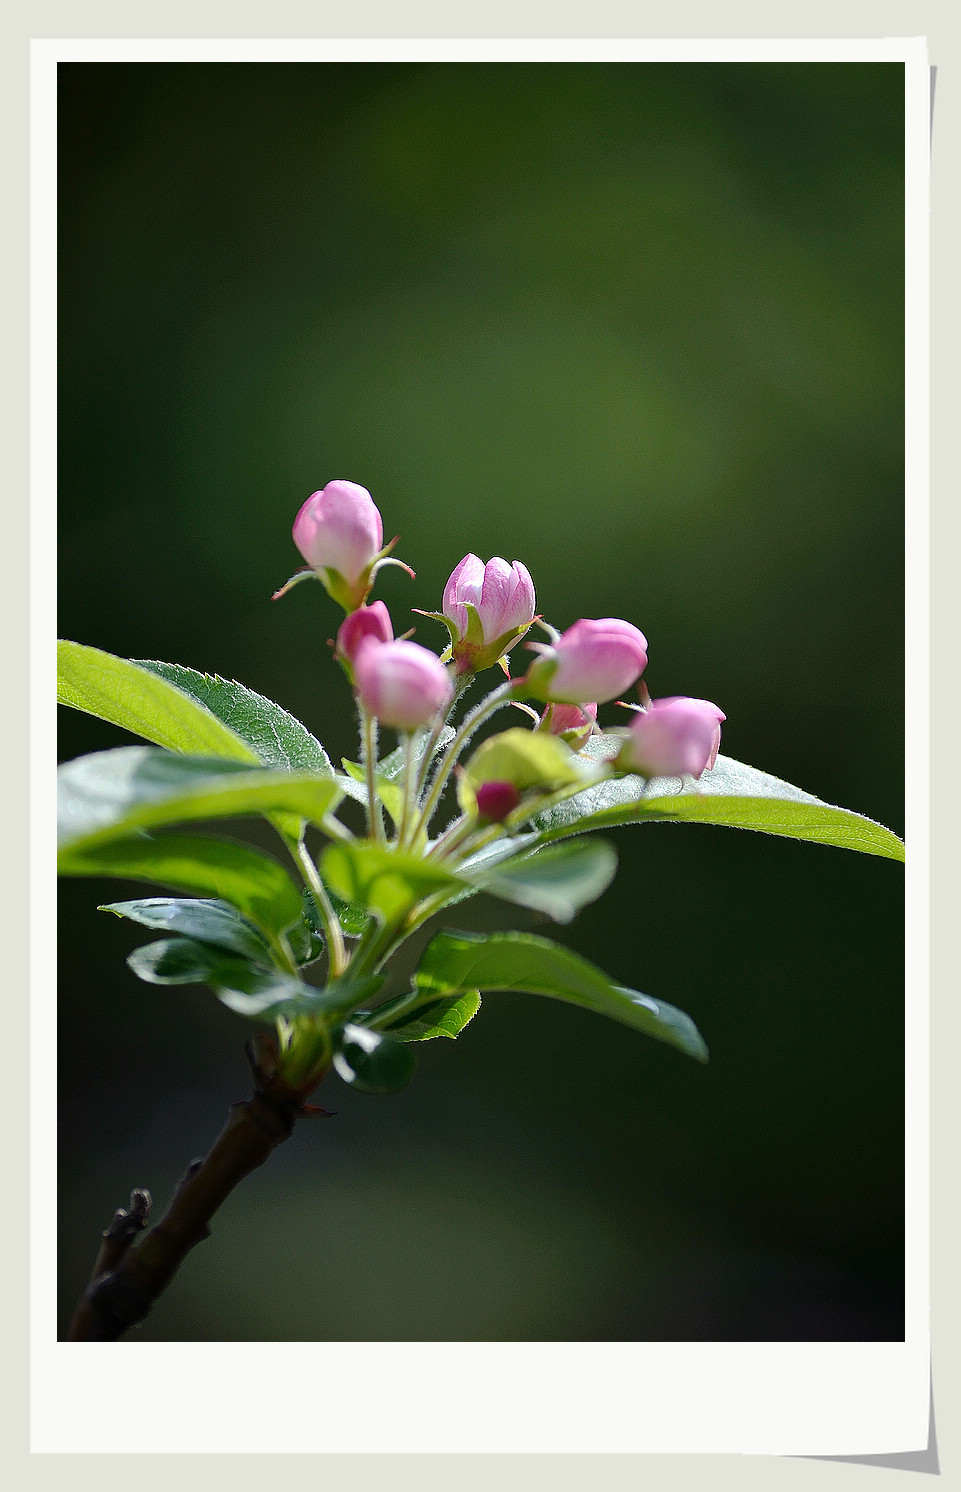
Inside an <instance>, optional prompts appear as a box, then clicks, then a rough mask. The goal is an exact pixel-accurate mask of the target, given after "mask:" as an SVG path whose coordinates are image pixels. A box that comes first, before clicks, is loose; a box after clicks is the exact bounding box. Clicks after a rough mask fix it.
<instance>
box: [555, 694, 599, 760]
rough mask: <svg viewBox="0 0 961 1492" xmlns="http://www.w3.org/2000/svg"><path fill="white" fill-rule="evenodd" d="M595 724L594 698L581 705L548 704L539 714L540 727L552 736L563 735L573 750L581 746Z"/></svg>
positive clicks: (595, 707) (591, 732)
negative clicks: (541, 713) (540, 714)
mask: <svg viewBox="0 0 961 1492" xmlns="http://www.w3.org/2000/svg"><path fill="white" fill-rule="evenodd" d="M596 725H597V705H596V703H595V702H594V700H591V701H590V702H589V703H586V704H583V705H548V706H547V709H546V710H545V711H544V713H543V715H542V716H541V729H542V730H546V731H550V733H551V735H552V736H563V737H564V740H565V741H566V742H567V743H568V745H569V746H572V747H573V748H574V749H575V751H576V750H577V748H578V747H579V746H583V744H584V742H585V741H586V740H587V738H588V736H590V735H592V734H593V732H594V729H595V727H596Z"/></svg>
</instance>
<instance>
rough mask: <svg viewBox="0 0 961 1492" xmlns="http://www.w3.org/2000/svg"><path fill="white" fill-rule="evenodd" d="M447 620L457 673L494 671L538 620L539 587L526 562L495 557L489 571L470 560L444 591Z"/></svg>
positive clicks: (474, 558) (470, 557)
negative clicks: (536, 607)
mask: <svg viewBox="0 0 961 1492" xmlns="http://www.w3.org/2000/svg"><path fill="white" fill-rule="evenodd" d="M443 620H446V622H447V625H448V627H449V628H450V634H451V652H452V657H453V659H454V664H455V666H456V668H457V672H458V673H461V674H464V673H477V672H479V671H480V670H481V669H483V668H490V667H491V665H492V664H494V663H496V662H497V660H498V659H499V658H501V657H503V655H504V654H505V653H506V652H507V651H508V649H509V648H512V647H513V646H514V644H515V643H516V642H517V641H518V640H519V638H521V637H523V635H524V633H525V632H526V631H527V629H528V627H529V626H530V624H531V622H532V621H533V620H534V582H533V581H532V580H531V577H530V575H529V573H528V571H527V569H526V568H525V567H524V565H522V564H521V562H520V560H515V561H514V563H513V564H511V565H509V564H508V563H507V561H506V560H503V559H500V558H498V557H497V556H495V557H494V558H493V559H492V560H488V562H487V564H486V565H485V564H484V562H483V560H481V559H479V558H478V557H477V555H476V554H467V555H465V556H464V558H463V559H462V560H461V562H460V564H459V565H458V566H457V568H456V569H455V570H454V572H453V574H452V575H451V577H450V579H449V580H448V582H447V584H446V586H445V587H444V610H443Z"/></svg>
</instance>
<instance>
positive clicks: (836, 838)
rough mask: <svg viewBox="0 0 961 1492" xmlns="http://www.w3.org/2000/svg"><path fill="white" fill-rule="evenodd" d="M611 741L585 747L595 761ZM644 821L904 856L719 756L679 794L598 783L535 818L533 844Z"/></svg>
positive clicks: (799, 794) (637, 780)
mask: <svg viewBox="0 0 961 1492" xmlns="http://www.w3.org/2000/svg"><path fill="white" fill-rule="evenodd" d="M614 739H615V738H611V737H604V736H599V737H595V738H594V740H593V741H591V742H589V743H588V747H587V750H588V752H589V754H590V755H591V756H593V757H594V758H595V759H599V758H602V757H604V756H610V755H612V754H613V750H614V749H616V748H614V747H612V741H613V740H614ZM651 820H673V821H675V822H679V823H701V824H719V825H725V826H727V827H730V828H735V829H754V830H757V831H759V832H760V833H763V834H781V835H786V836H788V837H789V838H792V839H808V840H812V841H814V842H816V843H818V844H829V845H835V846H837V847H838V848H840V849H848V850H860V851H862V852H863V853H864V854H868V855H882V856H885V857H887V858H888V859H891V860H903V859H904V844H903V842H902V841H901V840H900V839H899V838H898V836H897V835H896V834H893V833H892V832H891V830H890V829H886V828H885V827H884V826H883V825H882V824H876V823H875V822H874V820H873V819H868V818H864V817H863V816H862V815H861V814H859V813H852V812H851V811H850V810H849V809H846V808H836V807H835V806H834V805H832V804H830V803H823V802H822V801H821V799H820V798H815V797H813V796H812V794H811V793H805V792H803V791H802V790H801V789H800V788H797V787H792V785H791V784H790V783H788V782H782V780H781V779H780V778H779V777H772V776H771V775H770V774H769V773H767V772H759V771H758V770H757V769H756V768H755V767H748V766H745V765H744V763H742V762H736V761H733V760H732V759H731V758H730V757H726V756H719V757H718V759H717V762H716V763H715V766H714V768H713V770H712V771H710V772H705V773H704V775H703V776H702V777H701V779H700V781H699V782H698V783H697V784H696V785H695V787H693V788H689V789H687V790H683V788H682V784H681V782H680V780H679V779H676V778H665V777H660V778H651V779H650V780H649V781H646V782H645V780H644V778H643V777H635V776H629V777H619V778H612V779H609V780H608V781H606V782H601V783H598V784H597V785H595V786H594V787H590V788H586V789H585V790H584V792H582V793H577V794H576V795H575V796H574V797H573V798H569V799H567V801H566V802H563V803H559V804H557V805H556V807H554V808H551V809H549V810H548V811H547V812H546V813H543V814H540V815H538V817H537V818H536V819H535V820H534V827H535V828H536V830H537V831H538V837H539V839H540V841H541V843H547V842H549V841H551V840H556V839H564V838H566V837H567V836H568V835H571V834H581V833H585V832H586V831H588V830H593V829H606V828H613V827H614V826H616V825H618V824H640V823H645V822H648V821H651Z"/></svg>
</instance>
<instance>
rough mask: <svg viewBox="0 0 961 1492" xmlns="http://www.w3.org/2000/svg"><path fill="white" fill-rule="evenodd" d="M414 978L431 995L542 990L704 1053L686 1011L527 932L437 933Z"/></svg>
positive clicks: (702, 1055) (682, 1047)
mask: <svg viewBox="0 0 961 1492" xmlns="http://www.w3.org/2000/svg"><path fill="white" fill-rule="evenodd" d="M414 982H415V984H416V985H417V986H418V987H419V988H421V989H424V990H436V991H437V993H438V994H441V993H445V992H449V991H453V990H468V989H479V990H525V991H527V992H528V993H530V994H534V995H548V996H550V997H551V998H552V999H555V1000H564V1001H566V1002H567V1003H568V1004H570V1005H579V1006H580V1007H581V1008H582V1009H584V1010H592V1011H594V1012H595V1013H596V1014H598V1015H607V1016H610V1017H611V1018H612V1019H613V1020H616V1021H621V1022H622V1023H623V1024H624V1025H626V1026H632V1027H633V1028H634V1029H635V1030H636V1031H643V1032H644V1033H645V1035H647V1036H653V1037H655V1038H657V1040H659V1041H666V1042H669V1043H670V1044H671V1045H672V1046H675V1047H677V1048H678V1049H679V1050H680V1051H682V1052H685V1053H686V1054H687V1055H688V1056H690V1057H696V1058H697V1059H698V1061H701V1062H705V1061H706V1060H707V1047H706V1046H705V1045H704V1042H703V1040H702V1038H701V1035H700V1033H699V1032H698V1029H697V1027H696V1026H695V1024H694V1022H693V1021H692V1020H691V1018H690V1016H687V1015H685V1014H684V1013H683V1011H680V1010H676V1009H675V1008H674V1006H673V1005H667V1004H665V1003H664V1002H663V1001H661V1000H652V999H651V997H650V996H649V995H642V994H640V993H639V992H638V991H637V990H632V989H625V988H624V987H623V986H622V985H619V984H615V983H614V981H613V980H611V979H609V978H608V976H607V975H606V974H604V973H603V972H602V971H601V970H600V969H598V968H597V967H596V966H595V965H594V964H591V963H588V961H587V959H584V958H580V957H579V955H578V954H576V953H571V952H570V951H569V950H568V949H566V948H559V947H558V946H557V945H556V944H555V943H549V942H547V940H546V939H544V938H536V937H534V936H533V935H531V934H530V933H488V934H484V933H463V932H458V933H455V932H441V933H438V934H437V935H436V937H434V938H433V939H432V940H431V942H430V943H428V945H427V947H426V949H425V950H424V953H423V956H422V958H421V962H420V967H419V968H418V969H417V972H416V973H415V975H414Z"/></svg>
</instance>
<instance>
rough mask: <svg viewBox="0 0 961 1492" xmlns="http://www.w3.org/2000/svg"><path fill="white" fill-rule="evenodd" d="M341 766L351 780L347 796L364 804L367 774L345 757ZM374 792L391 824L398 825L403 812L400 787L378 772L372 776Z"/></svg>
mask: <svg viewBox="0 0 961 1492" xmlns="http://www.w3.org/2000/svg"><path fill="white" fill-rule="evenodd" d="M343 766H344V771H345V772H346V773H347V776H348V777H349V778H350V779H351V786H350V787H349V788H347V789H346V791H347V793H348V795H349V796H350V797H352V798H356V799H357V801H358V802H360V803H366V802H367V773H366V772H365V771H364V769H363V767H360V766H358V765H357V763H356V762H350V761H348V760H347V758H346V757H344V759H343ZM358 787H359V788H360V792H359V793H358V792H357V791H356V789H357V788H358ZM374 791H375V792H376V794H377V796H378V798H379V799H380V801H381V802H382V803H383V805H384V807H385V808H386V809H387V812H388V813H389V814H390V816H391V819H392V820H393V822H394V823H395V824H396V823H399V821H400V816H401V814H402V812H403V810H404V792H403V789H402V788H401V786H400V785H399V784H398V783H397V782H394V781H392V779H391V778H389V777H387V776H385V774H384V773H383V772H380V771H378V772H375V774H374Z"/></svg>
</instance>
